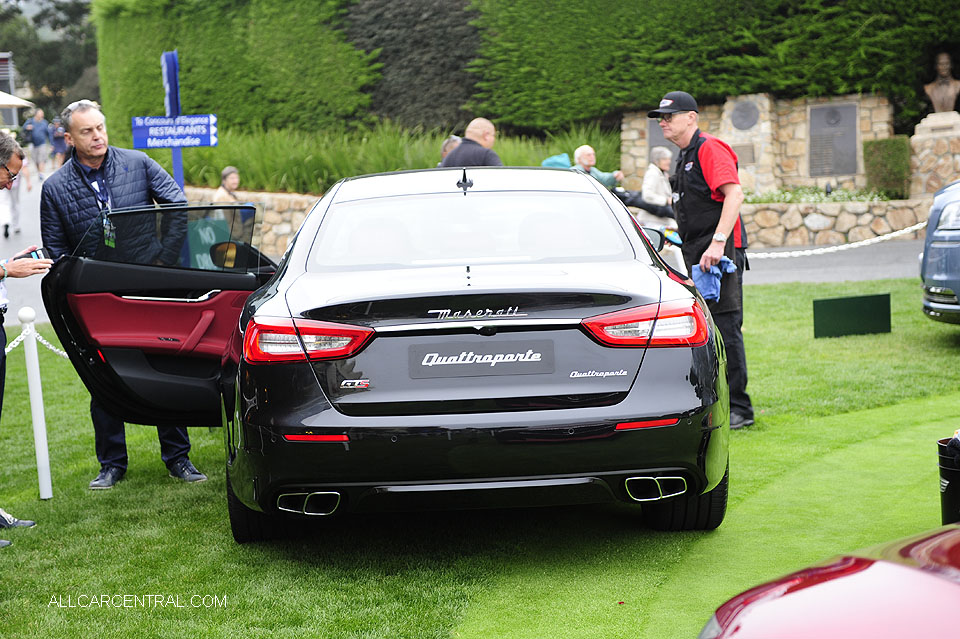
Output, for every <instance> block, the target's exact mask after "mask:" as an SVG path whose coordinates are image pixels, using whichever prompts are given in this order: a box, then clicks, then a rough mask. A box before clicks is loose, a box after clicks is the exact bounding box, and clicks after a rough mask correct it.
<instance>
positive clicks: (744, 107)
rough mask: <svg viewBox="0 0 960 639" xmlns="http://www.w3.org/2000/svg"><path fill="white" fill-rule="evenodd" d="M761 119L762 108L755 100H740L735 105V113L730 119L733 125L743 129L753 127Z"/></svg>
mask: <svg viewBox="0 0 960 639" xmlns="http://www.w3.org/2000/svg"><path fill="white" fill-rule="evenodd" d="M759 119H760V110H759V109H758V108H757V105H756V104H755V103H753V102H740V103H738V104H737V106H735V107H733V113H732V114H731V115H730V121H731V122H732V123H733V126H734V127H736V128H737V129H739V130H741V131H746V130H747V129H750V128H752V127H753V125H754V124H756V123H757V120H759Z"/></svg>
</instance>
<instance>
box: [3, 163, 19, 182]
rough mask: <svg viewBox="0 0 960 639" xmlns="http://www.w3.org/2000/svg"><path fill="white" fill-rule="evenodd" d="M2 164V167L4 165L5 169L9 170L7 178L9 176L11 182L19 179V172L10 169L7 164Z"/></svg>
mask: <svg viewBox="0 0 960 639" xmlns="http://www.w3.org/2000/svg"><path fill="white" fill-rule="evenodd" d="M0 166H2V167H3V170H4V171H6V172H7V178H8V179H9V180H10V181H11V182H13V181H14V180H16V179H17V176H18V175H20V174H19V173H14V172H13V171H11V170H10V169H8V168H7V165H6V164H0Z"/></svg>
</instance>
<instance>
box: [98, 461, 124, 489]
mask: <svg viewBox="0 0 960 639" xmlns="http://www.w3.org/2000/svg"><path fill="white" fill-rule="evenodd" d="M126 472H127V471H125V470H124V469H123V468H117V467H116V466H107V467H106V468H101V469H100V473H99V474H98V475H97V476H96V478H95V479H94V480H93V481H92V482H90V490H106V489H107V488H113V486H114V484H116V483H117V482H118V481H120V480H121V479H123V475H124V473H126Z"/></svg>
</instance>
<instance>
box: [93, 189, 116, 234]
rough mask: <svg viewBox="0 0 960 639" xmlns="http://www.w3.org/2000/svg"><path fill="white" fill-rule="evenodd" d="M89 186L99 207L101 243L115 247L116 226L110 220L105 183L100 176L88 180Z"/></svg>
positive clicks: (108, 198)
mask: <svg viewBox="0 0 960 639" xmlns="http://www.w3.org/2000/svg"><path fill="white" fill-rule="evenodd" d="M90 187H91V188H92V189H93V192H94V193H95V194H96V196H97V205H98V206H99V207H100V220H101V222H102V223H103V244H104V246H106V247H108V248H116V247H117V228H116V227H115V226H114V225H113V221H111V220H110V193H109V192H107V185H106V183H105V182H103V180H102V179H101V178H100V177H97V178H94V179H93V180H91V181H90Z"/></svg>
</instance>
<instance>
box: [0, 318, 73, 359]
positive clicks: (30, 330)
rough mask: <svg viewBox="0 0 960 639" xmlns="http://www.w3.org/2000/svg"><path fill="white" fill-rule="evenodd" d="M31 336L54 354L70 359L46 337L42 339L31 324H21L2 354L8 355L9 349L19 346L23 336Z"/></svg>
mask: <svg viewBox="0 0 960 639" xmlns="http://www.w3.org/2000/svg"><path fill="white" fill-rule="evenodd" d="M31 336H32V337H33V338H34V339H35V340H36V341H38V342H40V343H41V344H43V345H44V346H46V347H47V349H48V350H50V351H53V352H54V353H55V354H57V355H59V356H60V357H62V358H63V359H70V356H69V355H67V353H66V352H65V351H62V350H60V349H59V348H57V347H56V346H54V345H53V344H51V343H50V342H48V341H47V340H46V339H44V337H43V335H41V334H40V333H38V332H37V331H36V329H35V328H34V327H33V324H25V325H24V326H23V329H22V330H21V331H20V334H19V335H17V336H16V338H14V340H13V341H12V342H10V343H9V344H7V346H6V348H4V349H3V352H4V354H6V355H9V354H10V351H12V350H13V349H15V348H16V347H17V346H20V344H21V342H23V340H24V339H25V338H27V337H31Z"/></svg>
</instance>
